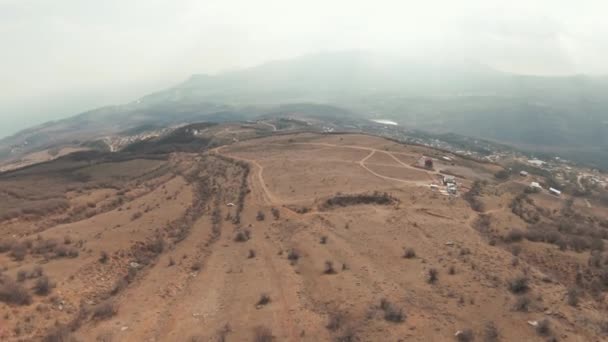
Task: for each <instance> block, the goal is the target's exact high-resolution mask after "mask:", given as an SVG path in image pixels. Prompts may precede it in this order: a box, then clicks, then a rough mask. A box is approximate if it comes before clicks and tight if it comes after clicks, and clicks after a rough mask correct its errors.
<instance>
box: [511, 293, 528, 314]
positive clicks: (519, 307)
mask: <svg viewBox="0 0 608 342" xmlns="http://www.w3.org/2000/svg"><path fill="white" fill-rule="evenodd" d="M529 307H530V298H528V297H527V296H521V297H517V299H516V300H515V304H513V310H515V311H521V312H527V311H528V308H529Z"/></svg>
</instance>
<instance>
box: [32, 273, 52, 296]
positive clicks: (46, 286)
mask: <svg viewBox="0 0 608 342" xmlns="http://www.w3.org/2000/svg"><path fill="white" fill-rule="evenodd" d="M52 288H53V285H52V284H51V281H50V280H49V277H47V276H42V277H40V278H38V279H37V280H36V283H35V284H34V292H35V293H36V294H37V295H39V296H46V295H48V294H49V293H51V289H52Z"/></svg>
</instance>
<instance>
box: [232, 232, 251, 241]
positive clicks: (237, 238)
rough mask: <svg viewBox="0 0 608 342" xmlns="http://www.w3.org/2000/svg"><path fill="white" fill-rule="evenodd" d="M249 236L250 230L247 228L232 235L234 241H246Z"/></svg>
mask: <svg viewBox="0 0 608 342" xmlns="http://www.w3.org/2000/svg"><path fill="white" fill-rule="evenodd" d="M250 238H251V232H250V231H249V230H247V229H245V230H242V231H239V232H238V233H236V235H235V236H234V241H236V242H246V241H248V240H249V239H250Z"/></svg>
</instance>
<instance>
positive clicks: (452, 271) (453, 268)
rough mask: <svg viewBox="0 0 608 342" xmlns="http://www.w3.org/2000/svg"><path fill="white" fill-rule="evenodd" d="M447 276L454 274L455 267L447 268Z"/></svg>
mask: <svg viewBox="0 0 608 342" xmlns="http://www.w3.org/2000/svg"><path fill="white" fill-rule="evenodd" d="M448 274H450V275H454V274H456V267H454V266H450V268H448Z"/></svg>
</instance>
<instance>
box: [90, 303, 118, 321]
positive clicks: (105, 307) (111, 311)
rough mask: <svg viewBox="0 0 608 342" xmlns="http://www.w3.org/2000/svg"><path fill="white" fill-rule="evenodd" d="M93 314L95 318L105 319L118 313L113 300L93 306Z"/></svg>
mask: <svg viewBox="0 0 608 342" xmlns="http://www.w3.org/2000/svg"><path fill="white" fill-rule="evenodd" d="M92 312H93V316H92V318H93V319H95V320H104V319H109V318H112V316H114V315H116V312H117V309H116V306H115V305H114V303H113V302H112V301H109V300H108V301H105V302H101V303H99V304H97V305H95V306H94V307H93V310H92Z"/></svg>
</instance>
